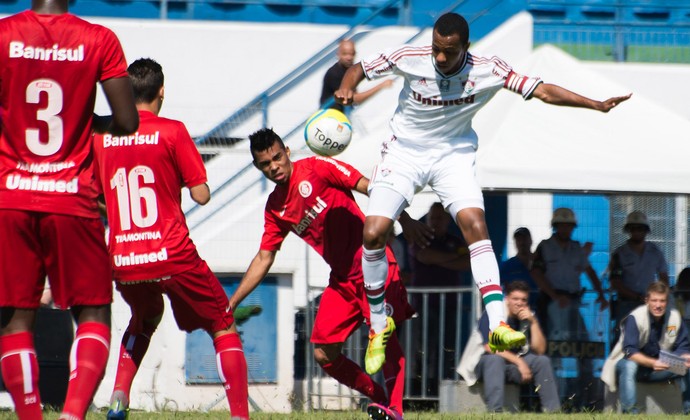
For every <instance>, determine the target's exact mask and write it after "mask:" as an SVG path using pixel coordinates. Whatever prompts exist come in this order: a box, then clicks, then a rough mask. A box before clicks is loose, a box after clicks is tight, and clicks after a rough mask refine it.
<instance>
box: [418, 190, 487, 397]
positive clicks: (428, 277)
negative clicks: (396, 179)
mask: <svg viewBox="0 0 690 420" xmlns="http://www.w3.org/2000/svg"><path fill="white" fill-rule="evenodd" d="M424 219H425V222H426V224H427V226H429V227H430V228H431V229H432V230H433V232H434V237H433V239H432V240H431V242H430V244H429V245H427V246H426V247H424V248H422V247H419V246H418V245H416V244H413V245H412V246H410V247H409V255H410V265H411V267H412V286H413V287H421V288H426V289H428V288H435V287H460V286H467V287H469V286H472V280H471V279H470V278H469V277H468V276H469V273H470V256H469V251H468V249H467V243H466V242H465V240H464V239H462V238H461V237H460V236H457V235H454V234H452V233H451V232H450V231H449V229H450V228H451V227H452V226H453V219H452V217H451V216H450V214H448V212H446V210H445V209H444V208H443V205H442V204H441V203H440V202H435V203H433V204H432V205H431V207H430V208H429V212H428V213H427V214H426V216H425V217H424ZM444 295H445V311H444V313H443V314H441V313H440V312H441V306H440V303H441V293H435V292H431V293H429V294H428V300H427V306H426V314H425V313H424V309H425V308H424V306H423V305H424V300H423V298H422V294H412V306H413V307H414V308H415V310H417V313H419V314H420V315H422V316H421V322H422V323H424V325H426V326H427V329H428V336H427V340H426V343H427V351H426V352H424V351H423V347H422V345H423V344H424V343H423V341H422V335H421V333H422V330H421V329H417V330H414V331H413V333H412V334H413V339H412V341H413V345H414V347H415V348H414V351H413V355H414V357H413V358H412V359H413V360H412V361H411V362H412V371H413V372H415V376H417V373H419V372H421V369H418V368H419V367H421V365H422V363H424V362H425V360H424V357H423V356H424V355H426V365H427V366H428V369H427V372H428V378H429V379H430V381H429V382H428V384H429V389H427V392H428V393H430V394H432V395H436V393H437V386H438V380H439V379H447V378H451V377H452V374H453V369H454V366H455V361H454V360H453V355H454V354H455V352H457V351H459V349H458V348H456V342H458V343H464V342H466V341H467V337H468V336H469V321H470V320H471V319H472V318H473V317H472V314H471V313H470V310H471V293H466V294H464V296H463V301H462V305H461V306H460V307H458V299H457V296H456V294H455V293H444ZM458 310H462V311H463V312H464V313H463V315H462V319H463V320H464V321H466V323H463V325H457V321H456V320H457V313H458ZM442 317H443V320H444V324H443V326H444V329H443V332H442V334H443V346H442V348H443V350H444V351H443V353H442V354H441V356H439V351H438V350H439V347H438V343H439V339H440V337H439V336H440V334H441V330H440V327H441V318H442ZM457 327H460V330H459V333H460V334H461V337H459V338H460V339H459V340H456V338H457V337H456V328H457ZM463 335H464V336H463ZM487 337H488V336H487ZM439 357H440V360H439ZM439 363H442V370H443V372H444V373H443V377H442V378H438V377H437V376H438V375H437V373H438V365H439ZM415 368H417V369H415Z"/></svg>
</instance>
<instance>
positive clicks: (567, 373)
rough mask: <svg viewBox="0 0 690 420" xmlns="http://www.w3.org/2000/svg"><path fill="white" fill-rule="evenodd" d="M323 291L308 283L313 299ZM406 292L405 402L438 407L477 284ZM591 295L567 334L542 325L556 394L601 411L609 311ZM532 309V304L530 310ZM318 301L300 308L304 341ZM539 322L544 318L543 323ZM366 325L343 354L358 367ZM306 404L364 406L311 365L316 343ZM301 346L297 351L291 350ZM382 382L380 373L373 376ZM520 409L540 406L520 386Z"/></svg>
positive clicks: (475, 302) (473, 313)
mask: <svg viewBox="0 0 690 420" xmlns="http://www.w3.org/2000/svg"><path fill="white" fill-rule="evenodd" d="M322 290H323V289H320V288H312V289H310V291H311V294H310V295H311V296H318V295H319V294H320V292H321V291H322ZM408 297H409V300H410V302H411V303H412V304H413V306H415V309H417V312H418V314H417V316H416V317H413V318H412V319H410V320H408V321H406V322H405V323H403V324H402V326H401V328H399V329H398V334H399V338H400V343H401V345H402V347H403V352H404V354H405V357H406V365H405V394H404V398H405V400H406V401H407V402H408V403H410V404H413V405H417V406H418V407H424V408H429V409H435V408H436V407H437V404H438V402H439V384H440V382H441V381H443V380H459V379H461V378H460V376H459V375H458V374H457V373H456V371H455V368H456V367H457V365H458V363H459V361H460V357H461V356H462V352H463V351H464V349H465V345H466V343H467V340H468V338H469V333H470V331H472V330H473V329H474V328H476V327H477V325H476V323H477V320H478V318H479V315H480V312H479V311H480V309H481V306H480V305H481V303H480V300H479V298H478V292H477V291H476V288H475V287H474V286H472V287H458V288H409V289H408ZM594 299H596V296H595V294H594V293H586V294H585V295H583V297H582V303H581V304H580V305H579V306H578V307H576V308H574V312H575V313H577V314H578V315H577V316H574V317H573V322H572V323H571V324H572V325H570V326H569V328H570V331H569V335H568V336H567V337H566V338H563V337H561V336H557V335H558V334H556V335H553V334H551V336H549V335H550V334H549V332H548V331H547V330H546V329H547V328H548V327H546V328H545V333H546V334H547V340H549V346H548V347H547V354H548V355H550V356H551V359H552V363H553V367H554V373H555V374H556V378H557V381H558V388H559V393H560V395H561V400H562V402H563V403H564V405H565V406H569V405H572V406H578V407H579V408H583V407H586V408H587V409H601V407H602V406H603V387H602V386H601V383H600V381H599V379H598V378H599V376H600V374H601V367H602V366H603V362H604V360H605V357H606V356H607V355H608V352H609V343H608V342H609V337H610V328H611V324H610V317H609V311H608V310H606V311H600V310H599V306H598V304H596V303H595V302H594ZM533 309H535V308H533ZM317 310H318V298H316V299H313V300H312V301H311V302H310V304H309V305H308V307H307V308H306V313H305V328H304V337H305V340H306V342H308V341H309V337H310V336H311V331H312V328H313V320H314V317H315V315H316V311H317ZM542 325H544V323H542ZM367 334H368V330H367V328H366V326H362V327H361V328H360V329H359V330H358V331H357V332H356V333H355V334H353V335H352V336H351V337H350V338H349V339H348V340H347V341H346V343H345V345H344V347H343V353H344V354H345V355H346V356H347V357H348V358H350V359H352V360H353V361H355V362H356V363H357V364H359V365H360V366H363V357H364V352H365V351H366V346H367V342H368V339H367ZM302 350H304V355H305V356H304V357H305V364H306V371H305V377H304V380H305V381H306V395H305V398H304V399H305V403H306V406H307V407H308V408H309V409H335V410H341V409H353V408H358V407H361V406H363V405H365V404H367V403H368V400H367V399H366V397H363V396H362V395H360V394H359V393H357V392H355V391H353V390H351V389H349V388H348V387H346V386H343V385H340V384H338V383H337V382H336V381H335V380H334V379H332V378H330V377H329V376H328V375H327V374H325V373H324V372H323V370H322V369H321V368H320V367H319V366H318V365H317V364H316V363H315V362H314V360H313V351H314V347H313V345H311V344H307V345H305V347H304V348H303V349H302ZM296 351H298V350H296ZM374 379H375V380H377V382H379V383H381V384H383V377H382V375H381V374H377V375H375V376H374ZM521 397H522V399H523V400H522V403H523V407H525V408H528V409H529V408H531V409H534V408H535V407H537V408H538V407H539V403H538V398H537V394H536V392H535V389H534V386H529V385H528V386H524V387H522V391H521Z"/></svg>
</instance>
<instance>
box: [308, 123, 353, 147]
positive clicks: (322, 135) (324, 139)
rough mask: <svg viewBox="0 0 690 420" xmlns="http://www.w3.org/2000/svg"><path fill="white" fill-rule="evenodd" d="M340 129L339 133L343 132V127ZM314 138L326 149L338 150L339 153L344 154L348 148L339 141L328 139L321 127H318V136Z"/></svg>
mask: <svg viewBox="0 0 690 420" xmlns="http://www.w3.org/2000/svg"><path fill="white" fill-rule="evenodd" d="M338 128H339V130H338V131H342V126H339V127H338ZM314 138H315V139H316V141H318V142H319V143H321V144H322V145H323V148H324V149H336V150H338V152H342V151H343V150H345V146H347V145H346V144H339V143H338V142H337V141H334V140H333V139H331V138H330V137H328V136H327V135H326V133H324V132H323V131H321V130H320V129H319V127H316V134H315V135H314Z"/></svg>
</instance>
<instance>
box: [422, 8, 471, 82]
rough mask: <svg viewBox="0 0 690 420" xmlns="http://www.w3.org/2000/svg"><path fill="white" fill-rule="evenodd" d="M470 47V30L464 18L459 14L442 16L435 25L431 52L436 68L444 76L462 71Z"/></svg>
mask: <svg viewBox="0 0 690 420" xmlns="http://www.w3.org/2000/svg"><path fill="white" fill-rule="evenodd" d="M469 47H470V28H469V25H468V24H467V21H466V20H465V18H464V17H462V16H460V15H459V14H457V13H446V14H444V15H441V17H440V18H438V20H437V21H436V23H435V24H434V35H433V38H432V42H431V51H432V54H433V56H434V64H435V65H436V68H437V69H438V70H439V71H440V72H441V73H443V74H452V73H454V72H456V71H457V70H459V69H460V66H461V65H462V62H463V58H464V57H465V53H466V52H467V49H468V48H469Z"/></svg>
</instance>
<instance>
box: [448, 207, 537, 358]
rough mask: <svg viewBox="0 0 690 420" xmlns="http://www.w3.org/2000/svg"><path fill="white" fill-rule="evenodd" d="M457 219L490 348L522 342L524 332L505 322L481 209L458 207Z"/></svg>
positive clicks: (499, 283)
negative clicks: (485, 317) (485, 316)
mask: <svg viewBox="0 0 690 420" xmlns="http://www.w3.org/2000/svg"><path fill="white" fill-rule="evenodd" d="M451 208H452V207H451ZM456 220H457V223H458V226H460V229H461V230H462V234H463V236H464V237H465V240H466V241H467V243H468V244H469V250H470V264H471V267H472V277H473V278H474V282H475V284H476V285H477V288H479V293H480V294H481V296H482V301H483V302H484V306H485V308H486V313H487V314H488V316H489V329H490V330H491V336H490V337H489V347H491V349H492V350H493V351H501V350H506V349H509V348H514V347H519V346H522V345H524V344H525V341H526V337H525V335H524V334H523V333H521V332H519V331H514V330H513V329H512V328H510V327H509V326H508V325H507V324H506V323H505V322H504V321H505V307H504V304H503V289H502V288H501V279H500V274H499V270H498V262H497V261H496V255H495V254H494V250H493V247H492V245H491V241H490V240H489V239H488V238H489V232H488V229H487V227H486V220H485V217H484V210H483V209H481V208H477V207H469V208H464V209H461V210H459V211H457V213H456Z"/></svg>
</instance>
